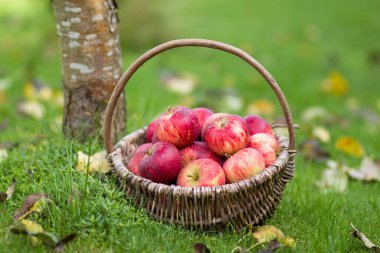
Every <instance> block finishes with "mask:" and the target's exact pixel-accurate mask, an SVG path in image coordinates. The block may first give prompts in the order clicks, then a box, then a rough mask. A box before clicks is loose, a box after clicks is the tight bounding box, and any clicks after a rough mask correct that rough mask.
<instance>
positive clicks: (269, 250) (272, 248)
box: [259, 239, 281, 253]
mask: <svg viewBox="0 0 380 253" xmlns="http://www.w3.org/2000/svg"><path fill="white" fill-rule="evenodd" d="M280 246H281V244H280V243H279V242H278V240H277V239H274V240H272V241H270V242H269V244H268V247H267V248H266V249H263V250H262V251H260V252H259V253H272V252H275V251H276V250H277V249H278V248H280Z"/></svg>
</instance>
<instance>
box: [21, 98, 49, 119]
mask: <svg viewBox="0 0 380 253" xmlns="http://www.w3.org/2000/svg"><path fill="white" fill-rule="evenodd" d="M17 111H18V112H19V113H20V114H21V115H25V116H30V117H33V118H36V119H41V118H42V117H43V116H44V111H45V109H44V107H43V106H42V105H41V104H40V103H39V102H37V101H23V102H19V103H18V105H17Z"/></svg>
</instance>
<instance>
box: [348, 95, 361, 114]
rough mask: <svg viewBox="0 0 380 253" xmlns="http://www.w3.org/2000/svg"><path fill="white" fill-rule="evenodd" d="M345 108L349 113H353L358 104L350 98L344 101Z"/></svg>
mask: <svg viewBox="0 0 380 253" xmlns="http://www.w3.org/2000/svg"><path fill="white" fill-rule="evenodd" d="M346 107H347V109H348V110H350V111H355V110H357V109H358V108H359V102H358V100H357V99H356V98H354V97H350V98H348V99H347V100H346Z"/></svg>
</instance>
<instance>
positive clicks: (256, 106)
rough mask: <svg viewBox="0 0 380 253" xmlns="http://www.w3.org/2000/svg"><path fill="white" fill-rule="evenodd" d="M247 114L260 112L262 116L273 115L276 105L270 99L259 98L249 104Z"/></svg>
mask: <svg viewBox="0 0 380 253" xmlns="http://www.w3.org/2000/svg"><path fill="white" fill-rule="evenodd" d="M247 114H258V115H260V116H265V117H272V116H273V115H274V105H273V103H272V102H271V101H269V100H266V99H259V100H256V101H255V102H253V103H250V104H249V105H248V107H247Z"/></svg>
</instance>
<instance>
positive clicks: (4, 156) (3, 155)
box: [0, 149, 8, 163]
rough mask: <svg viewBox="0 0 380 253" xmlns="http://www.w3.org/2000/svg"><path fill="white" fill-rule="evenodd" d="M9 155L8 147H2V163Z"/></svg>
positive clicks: (0, 155)
mask: <svg viewBox="0 0 380 253" xmlns="http://www.w3.org/2000/svg"><path fill="white" fill-rule="evenodd" d="M7 157H8V152H7V150H6V149H0V163H1V162H2V161H4V160H5V159H6V158H7Z"/></svg>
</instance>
